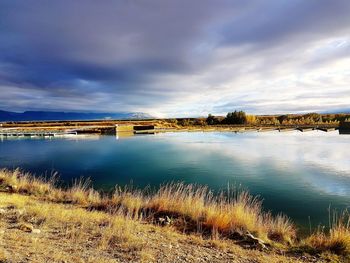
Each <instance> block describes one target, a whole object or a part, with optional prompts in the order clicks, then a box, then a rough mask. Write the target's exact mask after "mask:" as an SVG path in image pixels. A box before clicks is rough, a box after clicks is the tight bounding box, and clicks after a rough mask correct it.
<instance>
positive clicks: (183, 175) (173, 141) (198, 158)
mask: <svg viewBox="0 0 350 263" xmlns="http://www.w3.org/2000/svg"><path fill="white" fill-rule="evenodd" d="M349 149H350V136H347V135H338V132H330V133H325V132H321V131H312V132H306V133H301V132H297V131H295V132H285V133H279V132H264V133H258V132H251V133H231V132H227V133H226V132H210V133H209V132H191V133H186V132H184V133H163V134H155V135H144V136H133V137H128V138H119V139H118V138H116V137H113V136H101V137H99V136H87V137H84V136H82V137H80V136H72V137H62V138H53V139H2V140H1V141H0V167H8V168H16V167H21V168H23V169H25V170H28V171H31V172H34V173H36V174H37V175H41V174H48V175H50V174H51V173H52V172H53V171H57V172H58V173H59V175H60V178H61V179H62V180H64V181H66V182H72V179H73V178H79V177H82V176H84V177H90V178H91V179H92V181H93V185H94V187H96V188H99V189H105V190H109V189H112V188H113V187H114V185H115V184H119V185H124V184H129V183H130V182H132V183H133V185H136V186H140V187H143V186H146V185H151V186H155V187H156V186H159V184H161V183H164V182H170V181H184V182H186V183H199V184H205V185H208V186H209V187H210V188H212V189H214V190H220V189H226V188H227V185H228V184H230V185H235V186H236V187H241V188H244V189H248V190H249V191H250V192H251V193H252V194H254V195H259V196H260V197H261V198H262V199H263V200H264V208H265V209H266V210H271V211H272V212H273V213H277V212H283V213H286V214H287V215H289V216H290V217H291V218H292V219H293V220H294V221H295V222H296V223H297V224H299V225H300V226H301V227H304V228H308V225H309V219H308V217H309V216H310V218H311V223H312V225H313V226H315V227H316V226H317V225H318V224H319V223H323V224H327V222H328V208H329V206H331V209H335V208H337V209H345V208H347V207H348V206H349V205H350V158H349V156H348V153H349Z"/></svg>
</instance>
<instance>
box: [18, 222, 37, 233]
mask: <svg viewBox="0 0 350 263" xmlns="http://www.w3.org/2000/svg"><path fill="white" fill-rule="evenodd" d="M17 228H18V229H19V230H22V231H24V232H27V233H31V232H33V229H34V228H33V226H32V225H29V224H20V225H18V226H17Z"/></svg>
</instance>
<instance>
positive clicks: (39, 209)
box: [0, 193, 320, 263]
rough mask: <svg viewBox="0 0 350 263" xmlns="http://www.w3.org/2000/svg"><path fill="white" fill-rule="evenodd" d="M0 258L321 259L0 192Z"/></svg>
mask: <svg viewBox="0 0 350 263" xmlns="http://www.w3.org/2000/svg"><path fill="white" fill-rule="evenodd" d="M0 207H1V208H0V218H1V221H0V222H1V223H0V262H247V263H248V262H269V263H272V262H320V259H317V258H316V257H311V256H308V257H306V256H300V255H299V256H289V257H288V256H283V255H278V254H277V252H271V251H267V252H261V251H258V250H252V249H243V248H241V247H240V246H238V245H236V244H234V243H233V242H231V241H222V240H205V239H203V238H201V237H200V236H196V235H185V234H181V233H178V232H177V231H174V229H172V227H171V226H165V227H161V226H156V225H150V224H143V223H142V222H141V221H135V220H130V219H127V218H125V217H121V216H109V215H106V214H105V213H103V212H96V211H95V212H89V211H86V210H84V209H82V208H78V207H76V206H74V205H64V204H52V203H47V202H42V201H39V200H37V199H36V198H34V197H30V196H23V195H18V194H8V193H0Z"/></svg>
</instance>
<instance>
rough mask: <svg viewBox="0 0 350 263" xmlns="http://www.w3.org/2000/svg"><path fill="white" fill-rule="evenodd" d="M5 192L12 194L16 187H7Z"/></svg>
mask: <svg viewBox="0 0 350 263" xmlns="http://www.w3.org/2000/svg"><path fill="white" fill-rule="evenodd" d="M6 191H8V192H10V193H14V192H16V191H17V185H8V186H7V187H6Z"/></svg>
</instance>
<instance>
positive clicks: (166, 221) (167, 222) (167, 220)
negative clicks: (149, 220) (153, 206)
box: [158, 216, 172, 226]
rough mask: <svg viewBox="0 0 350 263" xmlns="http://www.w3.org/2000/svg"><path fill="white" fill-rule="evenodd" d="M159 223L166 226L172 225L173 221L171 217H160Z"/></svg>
mask: <svg viewBox="0 0 350 263" xmlns="http://www.w3.org/2000/svg"><path fill="white" fill-rule="evenodd" d="M158 222H159V224H160V225H162V226H164V225H170V224H171V222H172V220H171V219H170V217H169V216H166V217H165V218H164V217H159V218H158Z"/></svg>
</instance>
